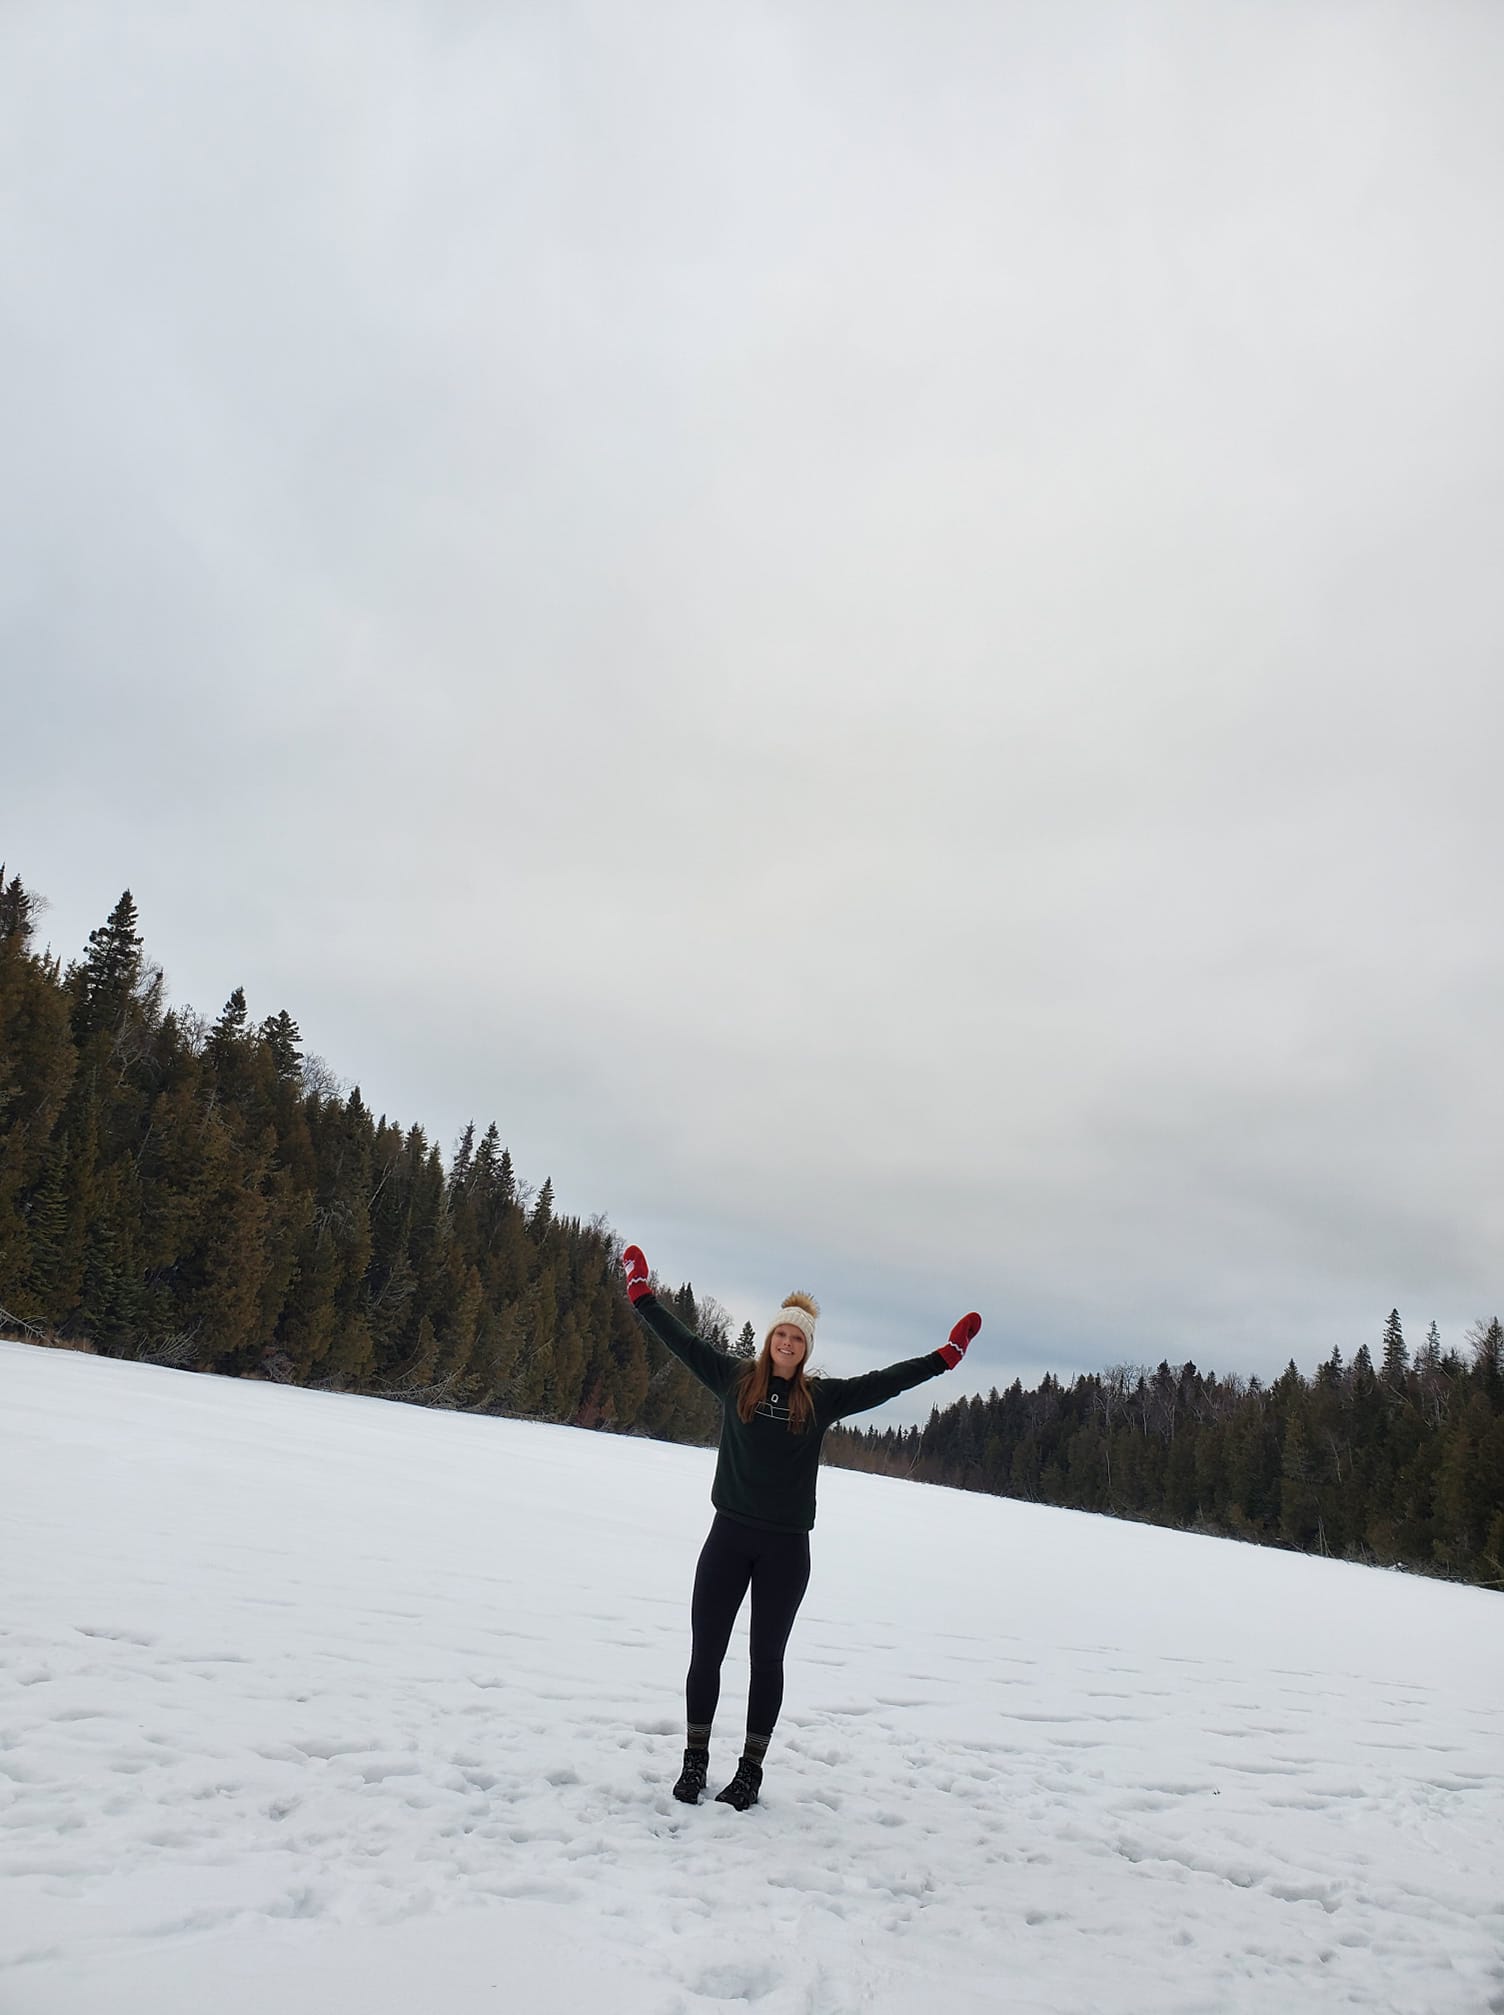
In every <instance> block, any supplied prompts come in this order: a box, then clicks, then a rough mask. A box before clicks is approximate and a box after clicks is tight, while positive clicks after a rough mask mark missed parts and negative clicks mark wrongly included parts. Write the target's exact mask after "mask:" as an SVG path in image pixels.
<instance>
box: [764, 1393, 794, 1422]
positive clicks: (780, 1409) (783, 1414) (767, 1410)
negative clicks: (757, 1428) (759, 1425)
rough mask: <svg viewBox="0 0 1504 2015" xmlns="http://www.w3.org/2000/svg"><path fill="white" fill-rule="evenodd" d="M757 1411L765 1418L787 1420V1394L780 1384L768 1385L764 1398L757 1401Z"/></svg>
mask: <svg viewBox="0 0 1504 2015" xmlns="http://www.w3.org/2000/svg"><path fill="white" fill-rule="evenodd" d="M757 1411H758V1412H759V1413H760V1414H762V1416H763V1417H764V1419H766V1420H782V1421H787V1420H788V1417H789V1401H788V1394H787V1393H786V1392H785V1391H784V1389H783V1387H782V1386H781V1385H770V1386H769V1387H768V1396H767V1398H766V1399H760V1400H759V1401H758V1402H757Z"/></svg>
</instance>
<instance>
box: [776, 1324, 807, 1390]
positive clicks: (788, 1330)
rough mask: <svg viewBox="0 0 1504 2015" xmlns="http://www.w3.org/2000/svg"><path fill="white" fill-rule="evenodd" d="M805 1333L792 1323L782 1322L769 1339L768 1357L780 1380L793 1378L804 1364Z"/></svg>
mask: <svg viewBox="0 0 1504 2015" xmlns="http://www.w3.org/2000/svg"><path fill="white" fill-rule="evenodd" d="M805 1348H806V1346H805V1342H804V1331H803V1330H802V1329H796V1328H795V1327H794V1325H793V1323H791V1322H780V1323H779V1325H778V1327H777V1328H776V1329H775V1330H774V1331H773V1333H772V1335H771V1336H770V1337H769V1338H768V1355H769V1357H771V1358H772V1360H773V1369H774V1371H776V1372H777V1373H778V1376H779V1377H780V1378H792V1376H793V1375H794V1373H795V1372H796V1371H797V1370H798V1369H799V1367H800V1365H801V1364H803V1362H804V1353H805Z"/></svg>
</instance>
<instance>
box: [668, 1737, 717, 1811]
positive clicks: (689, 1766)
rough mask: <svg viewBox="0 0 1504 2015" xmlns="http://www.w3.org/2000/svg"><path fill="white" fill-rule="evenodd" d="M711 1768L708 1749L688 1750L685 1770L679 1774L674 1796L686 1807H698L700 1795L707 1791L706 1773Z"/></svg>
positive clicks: (685, 1755)
mask: <svg viewBox="0 0 1504 2015" xmlns="http://www.w3.org/2000/svg"><path fill="white" fill-rule="evenodd" d="M709 1768H710V1751H709V1750H708V1749H686V1750H685V1752H684V1768H683V1769H682V1770H681V1771H680V1772H679V1782H678V1783H677V1784H676V1785H675V1786H674V1796H675V1797H676V1798H677V1799H679V1800H680V1802H681V1803H682V1804H685V1805H698V1804H699V1802H700V1793H701V1792H702V1791H703V1790H704V1789H705V1773H706V1771H707V1770H708V1769H709Z"/></svg>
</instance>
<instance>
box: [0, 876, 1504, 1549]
mask: <svg viewBox="0 0 1504 2015" xmlns="http://www.w3.org/2000/svg"><path fill="white" fill-rule="evenodd" d="M37 911H38V904H37V901H36V899H35V897H34V896H33V894H32V892H31V891H29V890H28V889H26V888H24V887H23V885H22V883H21V881H20V879H19V877H13V878H12V879H10V880H9V881H7V880H6V878H5V872H4V870H3V869H0V1328H9V1329H10V1330H12V1331H14V1332H20V1333H22V1334H25V1335H29V1336H32V1337H35V1338H38V1339H41V1340H44V1341H61V1342H70V1341H71V1342H77V1343H78V1344H80V1345H82V1346H83V1347H86V1348H89V1349H94V1350H98V1351H102V1352H104V1353H106V1354H109V1355H114V1356H124V1357H135V1358H141V1359H144V1360H147V1361H150V1362H155V1363H159V1364H165V1365H171V1366H175V1367H178V1368H182V1369H189V1370H197V1371H210V1372H219V1373H225V1374H229V1375H231V1376H236V1377H252V1378H271V1379H277V1380H281V1381H285V1382H290V1383H296V1384H300V1385H308V1386H316V1387H323V1388H326V1389H329V1390H336V1391H348V1392H368V1393H376V1394H381V1395H385V1396H388V1397H391V1398H396V1399H403V1400H409V1401H414V1402H418V1403H421V1404H426V1405H436V1406H448V1407H462V1408H469V1409H472V1410H475V1411H479V1412H490V1413H503V1414H513V1415H520V1416H524V1417H530V1418H535V1419H540V1420H551V1421H563V1422H570V1423H573V1424H576V1425H578V1426H582V1427H594V1428H607V1429H614V1430H617V1431H623V1432H635V1433H643V1434H649V1435H653V1436H657V1437H659V1438H662V1439H667V1440H674V1441H692V1442H705V1441H709V1440H711V1439H713V1438H714V1435H715V1431H716V1426H717V1421H716V1415H715V1409H714V1402H713V1401H712V1400H711V1399H710V1398H709V1395H708V1394H707V1393H706V1392H705V1391H704V1390H703V1388H702V1387H700V1386H699V1385H698V1384H697V1383H696V1382H695V1381H694V1380H693V1379H692V1378H691V1377H690V1376H689V1374H688V1373H687V1372H685V1371H684V1370H683V1369H682V1367H680V1366H679V1365H678V1363H677V1362H676V1361H675V1360H674V1359H672V1358H671V1357H669V1356H668V1355H667V1353H666V1352H664V1351H663V1350H662V1349H661V1347H660V1346H659V1345H658V1344H657V1343H656V1341H655V1340H654V1339H653V1338H652V1337H650V1336H649V1335H648V1334H647V1333H646V1332H645V1331H644V1329H643V1328H642V1326H641V1325H640V1324H639V1323H638V1322H637V1321H636V1319H635V1317H634V1316H633V1315H632V1313H631V1310H630V1308H629V1306H628V1303H627V1301H626V1298H625V1296H624V1295H623V1294H622V1292H621V1288H620V1277H619V1271H618V1261H619V1255H620V1242H619V1240H618V1239H617V1238H616V1236H615V1235H614V1234H613V1232H612V1231H611V1228H610V1227H609V1225H608V1224H607V1223H606V1221H605V1219H604V1218H599V1217H597V1218H593V1219H591V1220H590V1221H588V1222H584V1221H582V1220H580V1219H579V1218H573V1217H567V1216H564V1215H563V1214H561V1213H559V1212H557V1211H556V1210H555V1208H554V1197H553V1186H552V1183H551V1182H549V1181H547V1180H545V1181H544V1183H543V1184H542V1186H541V1187H540V1188H538V1189H536V1190H535V1189H534V1188H532V1187H531V1185H529V1184H527V1183H525V1182H523V1181H522V1180H521V1179H520V1178H519V1177H518V1175H517V1174H516V1172H515V1170H514V1168H513V1165H512V1158H511V1155H510V1153H509V1152H508V1150H507V1148H506V1146H505V1145H504V1144H503V1142H502V1139H501V1135H500V1132H499V1130H498V1128H497V1126H496V1125H495V1124H494V1123H492V1124H491V1125H489V1126H487V1127H486V1128H485V1130H484V1131H483V1132H481V1133H479V1135H477V1129H476V1128H475V1126H473V1125H471V1126H467V1127H466V1129H465V1131H464V1133H463V1135H462V1137H461V1139H460V1141H459V1143H458V1145H457V1147H456V1149H455V1151H454V1153H453V1154H452V1156H451V1157H450V1161H449V1165H448V1167H447V1168H446V1167H445V1165H444V1160H443V1157H442V1155H441V1153H440V1151H439V1148H438V1146H437V1144H436V1143H434V1142H432V1141H430V1140H429V1139H428V1138H427V1137H426V1135H425V1133H424V1131H423V1129H422V1127H421V1126H416V1125H408V1126H403V1125H402V1124H400V1123H398V1122H397V1121H395V1120H392V1119H389V1118H388V1117H387V1116H386V1115H384V1114H377V1113H375V1112H373V1111H372V1110H371V1109H370V1108H369V1107H368V1106H367V1105H366V1103H365V1101H364V1100H363V1098H362V1096H361V1092H360V1090H359V1088H358V1087H346V1086H344V1085H342V1084H340V1083H339V1082H338V1081H337V1080H336V1079H335V1077H334V1075H333V1073H332V1072H331V1071H330V1070H329V1069H328V1067H327V1066H326V1065H324V1064H323V1063H322V1062H321V1061H320V1059H318V1058H316V1057H312V1056H309V1055H307V1054H306V1053H305V1051H304V1049H303V1046H302V1039H301V1035H300V1032H299V1029H298V1025H297V1023H296V1022H295V1021H294V1020H293V1018H292V1016H291V1015H290V1014H289V1013H288V1012H287V1011H286V1010H285V1009H282V1010H280V1011H279V1012H277V1013H276V1014H273V1015H269V1016H267V1017H266V1018H265V1019H263V1020H261V1021H259V1022H257V1021H254V1020H253V1019H252V1017H251V1014H250V1011H249V1008H248V1006H247V1003H246V999H245V995H244V993H243V991H242V990H241V989H240V988H238V987H237V988H236V989H235V990H234V991H233V992H232V993H231V995H230V997H229V999H228V1000H227V1001H226V1003H225V1005H224V1008H223V1009H222V1011H221V1013H220V1014H219V1016H218V1018H217V1019H216V1020H214V1021H213V1022H212V1023H211V1022H208V1021H207V1020H205V1019H203V1018H202V1017H200V1016H198V1015H196V1014H194V1013H193V1012H192V1011H191V1010H189V1009H178V1008H173V1007H171V1006H169V1005H168V1003H167V997H166V988H165V984H164V980H163V975H162V973H161V971H160V969H159V968H158V967H156V966H154V965H153V964H152V963H151V962H150V961H149V960H148V959H147V957H146V955H145V951H144V946H143V940H142V937H141V935H140V932H139V930H138V928H137V925H138V918H137V914H136V907H135V903H134V902H133V900H132V897H131V895H130V892H129V890H127V891H126V892H125V894H123V895H122V896H121V898H120V901H119V902H118V903H117V904H116V905H115V908H114V909H113V910H112V911H111V913H110V915H109V917H108V918H107V919H106V921H105V922H104V923H103V924H102V925H100V927H99V928H98V929H97V930H95V931H93V932H91V934H90V937H89V942H88V946H87V949H86V950H85V952H84V953H83V954H82V956H81V957H79V958H78V959H76V960H74V961H72V962H71V963H69V964H68V965H66V966H64V965H63V963H62V961H61V960H60V959H59V958H57V957H55V956H53V955H52V954H51V953H50V952H48V951H39V950H38V949H37V947H36V943H35V937H36V929H35V926H36V917H37ZM659 1291H660V1293H661V1294H662V1295H663V1297H664V1299H665V1300H667V1301H668V1302H669V1303H670V1305H671V1306H672V1307H673V1308H674V1309H675V1311H676V1313H677V1314H678V1315H679V1316H680V1318H681V1320H683V1321H684V1322H686V1323H687V1324H688V1325H689V1326H690V1327H691V1328H693V1329H696V1330H698V1332H699V1333H700V1334H701V1335H702V1336H705V1337H707V1338H708V1339H709V1340H710V1341H712V1342H714V1343H718V1344H719V1345H721V1346H722V1347H723V1348H727V1349H731V1350H734V1351H736V1352H737V1353H738V1354H739V1355H742V1356H751V1355H752V1353H753V1351H754V1350H755V1348H756V1338H755V1336H754V1333H753V1331H752V1328H751V1325H750V1324H745V1325H744V1326H743V1328H742V1330H741V1331H740V1333H739V1335H738V1336H736V1337H735V1338H732V1337H731V1335H730V1325H729V1320H728V1318H727V1315H726V1312H725V1310H724V1309H723V1308H721V1307H720V1305H719V1304H718V1303H717V1302H716V1301H715V1300H714V1299H713V1298H711V1297H709V1296H700V1297H697V1296H696V1294H695V1292H694V1289H693V1287H692V1285H690V1284H689V1283H685V1284H684V1285H682V1286H680V1287H679V1288H677V1289H674V1290H670V1289H669V1288H667V1287H666V1286H661V1285H660V1289H659ZM1467 1341H1468V1346H1469V1348H1468V1353H1467V1355H1466V1356H1463V1355H1459V1354H1458V1353H1457V1352H1456V1351H1452V1350H1444V1349H1443V1348H1442V1345H1441V1340H1440V1338H1439V1337H1438V1336H1437V1334H1436V1330H1435V1325H1434V1324H1433V1325H1432V1328H1431V1332H1430V1334H1429V1335H1428V1337H1427V1339H1426V1342H1425V1343H1424V1344H1423V1345H1422V1346H1421V1347H1420V1349H1419V1350H1418V1351H1417V1352H1416V1353H1415V1354H1414V1356H1413V1358H1412V1356H1411V1354H1410V1352H1409V1350H1408V1348H1407V1346H1406V1344H1405V1339H1404V1335H1403V1331H1402V1329H1401V1325H1400V1319H1399V1316H1398V1314H1394V1315H1391V1317H1390V1319H1389V1324H1388V1326H1387V1328H1386V1330H1385V1332H1384V1336H1383V1339H1382V1345H1381V1351H1380V1361H1379V1363H1377V1364H1375V1363H1374V1361H1373V1359H1372V1357H1371V1356H1370V1353H1369V1352H1368V1350H1367V1348H1366V1347H1362V1348H1360V1349H1359V1350H1358V1351H1357V1353H1356V1355H1355V1356H1354V1358H1353V1361H1352V1363H1351V1364H1347V1363H1344V1361H1343V1360H1342V1358H1341V1356H1340V1354H1339V1353H1337V1352H1334V1353H1333V1355H1332V1357H1331V1359H1330V1360H1329V1361H1328V1362H1327V1363H1326V1364H1324V1365H1322V1366H1321V1367H1320V1368H1319V1370H1318V1371H1317V1373H1316V1374H1315V1376H1314V1378H1312V1379H1306V1378H1304V1377H1302V1375H1301V1374H1300V1372H1299V1371H1297V1369H1296V1368H1295V1366H1294V1365H1293V1364H1292V1365H1291V1366H1290V1367H1289V1368H1288V1370H1286V1371H1285V1372H1284V1373H1283V1374H1282V1375H1281V1376H1280V1377H1279V1378H1277V1379H1275V1380H1274V1381H1272V1382H1271V1383H1270V1384H1268V1385H1264V1384H1261V1383H1260V1381H1259V1380H1258V1379H1256V1378H1253V1379H1246V1380H1245V1379H1241V1378H1236V1377H1233V1378H1223V1379H1219V1378H1216V1377H1214V1376H1211V1375H1204V1374H1202V1373H1201V1372H1200V1371H1198V1370H1197V1368H1196V1367H1195V1366H1194V1365H1192V1364H1186V1365H1182V1366H1180V1367H1179V1368H1178V1369H1172V1367H1171V1366H1169V1365H1168V1364H1161V1365H1160V1366H1159V1368H1158V1370H1157V1371H1153V1372H1150V1371H1147V1370H1139V1369H1137V1368H1129V1367H1123V1366H1119V1367H1117V1368H1115V1369H1113V1370H1110V1371H1106V1372H1100V1373H1093V1374H1091V1375H1089V1376H1086V1377H1082V1378H1077V1379H1075V1380H1073V1381H1072V1382H1071V1383H1070V1384H1068V1385H1066V1384H1062V1383H1061V1382H1060V1381H1059V1380H1057V1379H1055V1378H1052V1377H1046V1378H1045V1379H1044V1380H1043V1381H1042V1382H1041V1383H1040V1385H1039V1386H1038V1387H1036V1388H1034V1389H1033V1390H1025V1389H1024V1387H1023V1386H1022V1385H1021V1384H1020V1383H1018V1382H1017V1381H1015V1383H1014V1384H1013V1385H1011V1386H1010V1387H1009V1388H1008V1390H1007V1391H1006V1392H1004V1393H1001V1394H1000V1393H998V1392H996V1391H994V1392H993V1393H991V1394H990V1395H989V1396H988V1397H987V1398H985V1399H983V1398H981V1397H976V1398H972V1399H966V1400H961V1401H958V1402H957V1403H956V1404H955V1405H953V1406H950V1407H947V1408H945V1409H944V1410H943V1411H940V1410H937V1411H936V1412H934V1413H933V1414H932V1415H931V1417H930V1420H929V1423H928V1425H927V1426H925V1427H923V1428H913V1429H891V1428H890V1429H886V1430H883V1429H876V1428H869V1429H867V1430H865V1431H857V1430H848V1429H837V1430H835V1431H833V1433H832V1434H831V1435H830V1437H829V1438H828V1441H827V1444H826V1450H827V1456H828V1458H829V1459H831V1460H834V1461H837V1462H842V1463H845V1464H848V1465H850V1466H853V1467H858V1468H863V1469H868V1470H873V1471H878V1472H881V1473H884V1474H891V1475H902V1476H912V1477H916V1478H919V1479H920V1480H922V1481H925V1482H933V1483H943V1484H951V1485H955V1486H958V1487H960V1488H962V1489H968V1490H983V1491H990V1492H993V1493H995V1494H999V1495H1004V1496H1012V1497H1021V1498H1028V1499H1032V1500H1035V1501H1037V1502H1040V1503H1046V1504H1056V1505H1064V1506H1070V1507H1072V1508H1075V1509H1078V1510H1083V1511H1097V1512H1109V1513H1116V1514H1119V1515H1122V1516H1127V1517H1134V1518H1143V1519H1151V1520H1155V1521H1157V1522H1160V1523H1164V1524H1169V1525H1177V1526H1187V1527H1192V1528H1194V1529H1196V1530H1200V1531H1206V1532H1216V1533H1222V1534H1230V1535H1233V1536H1236V1537H1239V1538H1245V1539H1255V1540H1260V1541H1265V1542H1271V1543H1275V1544H1281V1545H1285V1546H1290V1547H1298V1548H1301V1549H1303V1550H1308V1551H1316V1552H1324V1553H1330V1554H1337V1555H1341V1556H1344V1557H1347V1558H1352V1559H1361V1560H1370V1561H1378V1562H1385V1563H1394V1564H1398V1565H1404V1566H1409V1567H1418V1568H1424V1569H1426V1570H1428V1571H1431V1572H1440V1573H1444V1574H1449V1575H1454V1576H1457V1577H1460V1578H1466V1579H1469V1580H1474V1581H1478V1582H1483V1583H1485V1584H1488V1585H1493V1586H1504V1566H1501V1556H1504V1329H1501V1327H1500V1324H1499V1322H1498V1321H1497V1320H1495V1321H1493V1322H1491V1323H1480V1324H1479V1325H1478V1326H1477V1327H1476V1328H1475V1330H1474V1331H1472V1332H1471V1333H1470V1335H1469V1338H1468V1340H1467Z"/></svg>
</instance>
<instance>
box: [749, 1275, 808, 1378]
mask: <svg viewBox="0 0 1504 2015" xmlns="http://www.w3.org/2000/svg"><path fill="white" fill-rule="evenodd" d="M819 1314H820V1304H819V1302H817V1301H816V1300H815V1298H814V1296H813V1295H812V1294H790V1295H785V1297H784V1302H783V1307H782V1308H781V1309H779V1311H778V1313H777V1315H775V1316H774V1317H773V1319H772V1321H771V1322H770V1323H769V1324H768V1326H767V1329H766V1331H765V1332H764V1334H763V1339H762V1340H763V1345H764V1347H766V1345H767V1341H768V1338H769V1337H770V1336H771V1335H772V1334H773V1332H774V1330H775V1329H778V1328H780V1327H782V1326H784V1325H787V1327H788V1328H790V1329H797V1330H798V1331H799V1332H800V1334H801V1335H802V1336H803V1338H804V1364H803V1365H802V1366H801V1367H800V1369H801V1370H803V1369H805V1368H807V1367H808V1364H809V1361H810V1359H811V1358H812V1357H813V1356H814V1354H815V1323H816V1321H817V1319H818V1317H819Z"/></svg>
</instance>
